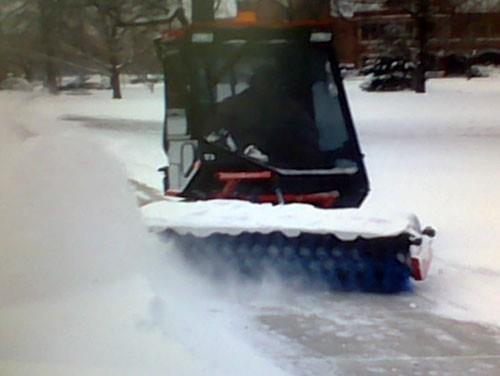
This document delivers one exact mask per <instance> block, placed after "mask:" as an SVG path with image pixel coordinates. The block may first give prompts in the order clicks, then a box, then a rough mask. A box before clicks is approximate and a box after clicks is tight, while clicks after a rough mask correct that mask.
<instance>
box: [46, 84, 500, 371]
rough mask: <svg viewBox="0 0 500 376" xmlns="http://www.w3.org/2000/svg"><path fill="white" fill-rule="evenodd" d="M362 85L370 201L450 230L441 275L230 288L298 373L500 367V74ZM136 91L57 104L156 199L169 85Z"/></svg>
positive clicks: (438, 245) (358, 97) (258, 338)
mask: <svg viewBox="0 0 500 376" xmlns="http://www.w3.org/2000/svg"><path fill="white" fill-rule="evenodd" d="M358 84H359V82H356V81H350V82H348V84H347V86H348V92H349V96H350V99H351V105H352V109H353V113H354V118H355V121H356V123H357V125H358V130H359V133H360V138H361V142H362V144H363V150H364V152H365V154H366V162H367V165H368V171H369V175H370V177H371V186H372V192H371V195H370V197H369V199H368V200H367V202H366V203H365V205H366V206H368V207H371V208H380V210H398V209H401V208H404V210H405V211H413V212H415V213H417V214H418V215H419V216H420V217H421V219H422V221H423V222H424V223H425V224H431V225H433V226H435V227H436V228H437V229H438V237H437V239H436V242H435V254H436V259H435V261H434V264H433V265H432V270H431V274H430V276H429V279H428V280H427V281H425V282H423V283H420V284H417V285H416V286H415V291H414V292H413V293H411V294H408V295H400V296H377V295H359V294H327V293H312V292H292V291H289V290H288V289H287V288H286V287H284V286H281V285H279V284H277V285H275V284H272V286H269V285H268V284H264V285H263V286H261V287H257V288H254V289H246V288H245V289H243V290H242V291H241V294H238V293H234V292H233V293H232V294H228V295H229V296H230V297H229V298H227V299H229V301H230V302H231V304H236V305H238V306H239V307H240V308H243V312H244V316H245V317H246V318H247V319H248V320H249V322H251V323H253V324H252V326H253V327H254V328H255V330H250V333H249V335H248V340H249V341H251V342H252V343H253V344H254V345H255V346H256V347H258V348H259V349H260V351H262V352H263V353H265V354H266V355H267V356H268V357H270V358H271V359H273V360H274V361H275V362H276V364H277V365H278V366H280V367H282V368H283V369H285V370H286V371H289V372H290V373H291V374H296V375H331V374H334V375H485V376H490V375H491V376H494V375H498V374H499V372H500V252H498V251H499V246H498V244H500V234H499V233H498V229H499V228H500V199H499V198H498V187H500V172H499V171H500V169H499V167H498V166H499V161H500V147H499V146H500V145H499V144H500V121H499V120H498V119H500V108H499V107H498V103H500V79H499V78H496V79H492V80H485V79H478V80H472V81H465V80H460V79H457V80H434V81H431V83H430V85H429V93H428V94H427V95H425V96H418V95H415V94H413V93H384V94H367V93H363V92H361V91H360V90H359V89H358V88H357V85H358ZM129 90H131V91H130V99H129V100H128V104H127V102H126V101H127V100H126V101H125V104H124V103H123V102H122V103H120V104H114V103H113V104H111V103H109V104H108V107H104V106H99V105H96V103H97V99H95V98H94V99H91V101H94V102H92V103H90V102H85V101H86V100H87V101H88V99H86V98H81V99H80V98H79V99H71V100H68V101H61V100H60V99H59V101H60V102H61V103H59V104H57V106H58V110H57V111H58V112H59V114H60V118H65V119H66V120H65V121H64V123H63V124H64V125H65V126H68V125H69V126H71V127H74V128H75V129H78V132H82V133H84V134H86V135H90V136H91V137H93V138H94V139H96V140H98V142H99V143H101V144H102V145H104V146H105V147H106V148H107V149H108V150H110V151H111V152H112V153H113V154H115V155H116V156H117V157H118V158H119V159H121V160H122V161H123V162H124V163H125V166H126V168H127V172H128V175H129V179H130V181H131V182H132V184H133V186H134V188H135V189H136V191H137V192H138V197H139V201H140V203H145V202H148V201H149V200H158V199H160V198H161V177H160V175H159V174H158V173H157V171H156V169H157V168H158V167H160V166H162V165H163V163H164V157H163V155H162V151H161V117H162V108H161V96H160V94H158V95H155V96H154V98H152V97H151V96H149V95H146V94H145V93H144V94H141V93H142V91H144V89H142V90H137V89H129ZM126 94H127V93H126ZM98 95H99V96H100V95H101V94H98ZM96 96H97V95H96ZM148 96H149V97H148ZM47 100H52V99H43V101H47ZM233 288H234V289H236V290H237V289H238V287H237V286H236V287H233Z"/></svg>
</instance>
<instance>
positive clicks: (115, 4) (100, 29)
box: [85, 0, 170, 99]
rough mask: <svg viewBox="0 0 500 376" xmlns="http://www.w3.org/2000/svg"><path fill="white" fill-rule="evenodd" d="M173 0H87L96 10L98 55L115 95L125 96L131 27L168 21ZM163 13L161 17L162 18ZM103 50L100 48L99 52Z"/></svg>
mask: <svg viewBox="0 0 500 376" xmlns="http://www.w3.org/2000/svg"><path fill="white" fill-rule="evenodd" d="M169 3H170V2H168V1H165V0H143V1H138V0H86V4H85V5H86V7H87V8H92V9H93V10H94V13H90V14H89V17H90V18H92V19H93V20H94V27H92V29H93V34H94V36H95V37H96V38H94V52H96V53H94V57H95V58H96V59H97V60H100V61H101V62H102V63H104V64H102V65H104V66H105V67H106V69H107V71H108V72H109V75H110V78H111V88H112V90H113V98H114V99H120V98H122V93H121V85H120V74H121V72H122V71H123V70H124V68H125V67H126V66H127V64H130V62H131V59H132V56H133V53H132V48H131V39H130V34H131V32H130V28H132V27H139V26H140V27H148V26H151V25H156V24H162V23H164V22H167V20H166V19H165V17H164V15H168V14H169ZM158 15H160V17H158ZM98 50H100V51H98Z"/></svg>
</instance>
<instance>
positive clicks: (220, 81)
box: [145, 2, 434, 292]
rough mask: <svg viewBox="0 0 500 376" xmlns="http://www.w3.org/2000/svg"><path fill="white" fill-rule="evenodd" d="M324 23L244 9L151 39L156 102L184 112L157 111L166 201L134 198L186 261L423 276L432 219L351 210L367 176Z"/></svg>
mask: <svg viewBox="0 0 500 376" xmlns="http://www.w3.org/2000/svg"><path fill="white" fill-rule="evenodd" d="M195 3H196V2H195ZM209 8H210V7H209ZM207 9H208V8H207ZM193 12H194V13H193V15H194V14H195V9H193ZM193 17H194V16H193ZM333 33H334V30H332V25H331V23H329V22H323V21H312V20H295V21H288V20H285V21H283V20H281V21H261V20H259V17H258V15H257V14H255V13H252V12H248V11H247V12H243V13H240V14H239V15H238V17H236V18H235V19H226V20H214V17H213V14H211V15H209V16H208V17H207V15H206V14H203V17H200V19H193V22H192V23H191V24H190V25H187V26H186V27H184V28H182V29H176V30H169V31H167V32H165V33H164V34H163V35H162V36H161V38H159V39H158V40H157V49H158V53H159V56H160V57H161V61H162V63H163V67H164V70H165V80H166V91H165V92H166V102H167V107H169V108H171V107H173V106H175V107H181V108H183V110H182V111H180V110H179V111H177V116H175V115H176V113H175V111H171V110H168V112H169V116H166V117H165V131H164V148H165V151H166V154H167V156H168V166H167V167H164V168H162V169H161V171H163V172H164V176H165V177H164V186H165V194H166V196H167V200H165V201H164V202H161V203H156V204H153V205H150V206H149V207H146V208H145V210H146V211H147V216H148V217H150V218H155V223H156V224H157V225H158V226H159V229H161V231H162V233H163V234H164V235H165V236H167V237H168V238H169V239H173V240H174V241H175V243H176V245H177V247H179V248H180V249H181V250H182V251H183V253H184V254H185V255H186V257H188V259H189V260H191V261H193V262H196V263H197V264H199V265H204V266H206V265H207V264H210V268H211V269H210V270H211V271H213V272H215V273H218V271H219V270H223V269H224V268H229V269H230V270H237V271H238V272H241V273H243V274H244V275H249V276H261V275H262V274H263V273H266V272H267V271H269V270H272V271H273V272H276V273H278V274H280V275H282V276H284V277H285V278H295V277H296V278H297V279H299V280H301V281H304V280H305V281H306V283H307V284H311V283H320V284H323V285H325V286H328V287H329V288H331V289H334V290H348V291H352V290H360V291H374V292H397V291H403V290H407V289H408V288H409V287H410V277H413V278H414V279H415V280H422V279H424V278H425V276H426V274H427V270H428V267H429V263H430V259H431V238H432V237H433V236H434V230H433V229H431V228H426V229H421V228H420V225H419V223H418V220H417V219H416V217H414V216H406V215H404V216H401V217H387V218H385V217H384V216H383V215H382V214H381V213H376V214H375V215H374V213H368V212H366V211H364V210H361V209H357V208H358V207H360V205H361V204H362V202H363V201H364V199H365V197H366V196H367V194H368V191H369V182H368V178H367V173H366V169H365V166H364V163H363V154H362V152H361V150H360V146H359V143H358V138H357V136H356V131H355V129H354V125H353V120H352V117H351V114H350V111H349V106H348V102H347V97H346V93H345V90H344V86H343V83H342V78H341V74H340V70H339V66H338V63H337V60H336V57H335V53H334V47H333V41H332V37H333ZM175 102H177V103H175ZM178 103H180V105H179V104H178ZM184 112H185V113H184ZM159 224H161V225H159Z"/></svg>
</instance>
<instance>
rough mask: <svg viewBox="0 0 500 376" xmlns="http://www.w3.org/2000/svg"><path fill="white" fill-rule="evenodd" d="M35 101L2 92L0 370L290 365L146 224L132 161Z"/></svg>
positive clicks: (271, 369)
mask: <svg viewBox="0 0 500 376" xmlns="http://www.w3.org/2000/svg"><path fill="white" fill-rule="evenodd" d="M30 103H31V98H30V97H24V98H23V100H22V103H18V102H17V101H13V100H9V99H7V97H5V96H1V97H0V110H1V112H2V120H1V124H0V197H1V201H0V234H1V236H0V374H2V375H37V376H38V375H51V376H53V375H140V374H144V375H165V374H175V375H186V376H188V375H189V376H196V375H207V374H210V375H235V374H236V375H255V374H262V375H264V374H265V375H280V374H283V372H282V371H281V370H279V369H277V368H276V367H275V366H273V365H272V364H270V363H269V362H268V361H267V360H266V359H265V358H264V357H263V356H262V355H261V354H260V353H259V352H257V351H256V350H255V349H253V348H252V347H251V346H250V345H249V344H248V343H247V342H246V341H245V340H243V339H242V338H243V336H244V335H247V334H248V333H246V332H245V329H244V328H245V326H246V325H248V328H251V326H250V325H249V324H247V323H245V322H244V319H243V316H244V313H242V312H239V311H238V310H236V308H234V307H232V306H229V305H228V304H226V303H224V302H223V301H221V300H220V299H217V298H216V297H215V295H214V294H213V293H212V292H211V290H209V289H208V288H207V287H205V286H203V282H202V281H201V280H199V279H198V278H196V277H195V276H192V275H190V274H189V273H187V272H186V271H185V269H184V268H183V266H182V264H181V263H180V262H179V261H178V260H177V259H176V258H175V256H174V254H173V253H172V252H168V251H167V252H165V249H163V248H162V247H160V246H159V245H158V244H156V242H155V240H154V238H152V237H151V236H150V235H149V234H148V232H147V231H146V229H145V227H144V225H143V224H142V220H141V216H140V213H139V210H138V208H137V204H136V201H135V198H134V195H133V194H132V192H131V189H130V187H129V184H128V182H127V179H126V177H125V173H124V168H123V167H122V166H121V165H120V164H119V163H118V162H117V161H116V160H115V159H114V158H112V157H110V156H109V155H108V154H107V153H106V152H104V151H102V150H100V149H99V147H96V145H95V144H93V143H92V142H90V141H88V140H85V139H83V138H82V137H81V134H80V133H73V132H64V133H60V132H59V131H57V130H55V129H57V128H56V127H54V124H55V120H54V119H50V118H51V116H50V113H51V111H52V109H50V108H49V109H48V110H47V112H46V113H45V116H41V114H40V113H38V112H37V113H33V116H31V115H30V112H31V110H30V107H26V105H29V104H30ZM20 113H22V114H23V116H22V117H23V118H27V119H31V120H33V119H36V118H37V117H38V119H36V121H34V122H33V121H28V122H16V121H15V119H16V118H17V117H18V114H20ZM42 115H43V114H42ZM43 118H44V119H43ZM247 330H250V329H247Z"/></svg>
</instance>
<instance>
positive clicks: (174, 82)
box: [162, 47, 188, 136]
mask: <svg viewBox="0 0 500 376" xmlns="http://www.w3.org/2000/svg"><path fill="white" fill-rule="evenodd" d="M162 57H163V68H164V74H165V85H166V91H165V94H166V98H165V102H166V103H165V107H166V108H165V111H166V114H165V115H166V116H167V117H168V121H167V134H168V135H169V136H171V135H184V134H187V133H188V129H187V120H186V96H187V87H186V78H185V71H184V69H183V65H182V58H181V54H180V51H179V48H175V47H172V48H165V49H164V50H163V51H162Z"/></svg>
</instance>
